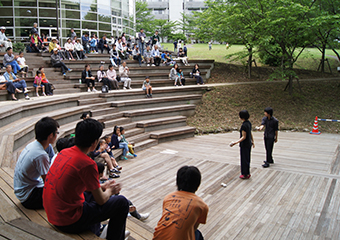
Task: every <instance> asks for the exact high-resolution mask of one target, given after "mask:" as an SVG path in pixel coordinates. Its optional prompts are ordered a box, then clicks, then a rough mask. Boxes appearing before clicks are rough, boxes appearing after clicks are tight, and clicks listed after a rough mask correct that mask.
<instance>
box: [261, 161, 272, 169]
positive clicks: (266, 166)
mask: <svg viewBox="0 0 340 240" xmlns="http://www.w3.org/2000/svg"><path fill="white" fill-rule="evenodd" d="M262 167H264V168H268V167H270V164H269V163H268V162H264V164H263V165H262Z"/></svg>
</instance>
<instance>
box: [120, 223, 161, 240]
mask: <svg viewBox="0 0 340 240" xmlns="http://www.w3.org/2000/svg"><path fill="white" fill-rule="evenodd" d="M126 228H127V229H128V230H129V231H130V233H131V236H132V237H133V238H135V239H138V240H149V239H152V238H153V232H154V229H153V228H152V227H150V226H148V225H147V224H145V223H143V222H141V221H139V220H137V219H136V218H134V217H128V219H127V222H126Z"/></svg>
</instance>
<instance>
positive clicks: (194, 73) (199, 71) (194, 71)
mask: <svg viewBox="0 0 340 240" xmlns="http://www.w3.org/2000/svg"><path fill="white" fill-rule="evenodd" d="M197 72H198V73H199V74H200V75H201V70H200V69H199V68H197V69H196V68H194V69H192V77H195V76H196V73H197Z"/></svg>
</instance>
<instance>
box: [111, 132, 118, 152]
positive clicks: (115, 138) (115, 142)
mask: <svg viewBox="0 0 340 240" xmlns="http://www.w3.org/2000/svg"><path fill="white" fill-rule="evenodd" d="M111 146H115V149H118V148H119V141H118V136H117V135H116V134H113V135H112V137H111Z"/></svg>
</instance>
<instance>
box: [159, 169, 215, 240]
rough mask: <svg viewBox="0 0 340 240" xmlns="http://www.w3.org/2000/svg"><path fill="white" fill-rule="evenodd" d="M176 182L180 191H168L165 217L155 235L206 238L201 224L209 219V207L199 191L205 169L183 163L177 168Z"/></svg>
mask: <svg viewBox="0 0 340 240" xmlns="http://www.w3.org/2000/svg"><path fill="white" fill-rule="evenodd" d="M176 184H177V188H178V191H176V192H173V193H170V194H168V195H167V196H166V197H165V198H164V200H163V213H162V217H161V219H160V220H159V222H158V224H157V227H156V228H155V232H154V234H153V239H154V240H178V239H191V240H194V239H196V240H203V236H202V234H201V232H200V231H199V230H198V226H199V225H200V224H201V223H202V224H205V223H206V221H207V216H208V211H209V207H208V205H207V204H206V203H205V202H203V200H202V199H201V198H200V197H198V196H197V195H196V194H195V192H196V191H197V189H198V187H199V185H200V184H201V173H200V171H199V170H198V168H197V167H194V166H183V167H181V168H180V169H179V170H178V171H177V178H176ZM175 203H179V204H175Z"/></svg>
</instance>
